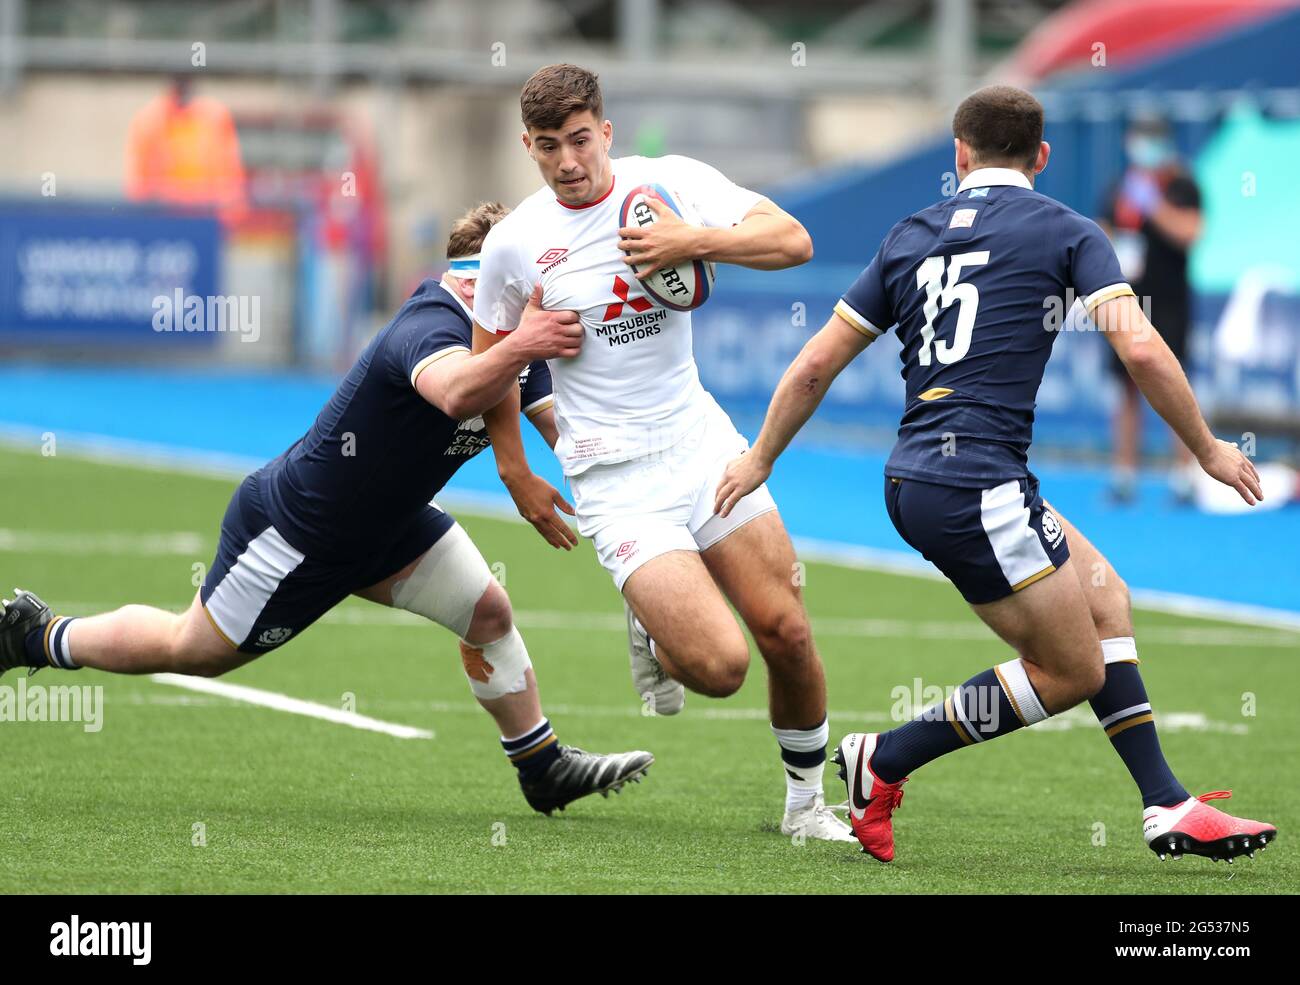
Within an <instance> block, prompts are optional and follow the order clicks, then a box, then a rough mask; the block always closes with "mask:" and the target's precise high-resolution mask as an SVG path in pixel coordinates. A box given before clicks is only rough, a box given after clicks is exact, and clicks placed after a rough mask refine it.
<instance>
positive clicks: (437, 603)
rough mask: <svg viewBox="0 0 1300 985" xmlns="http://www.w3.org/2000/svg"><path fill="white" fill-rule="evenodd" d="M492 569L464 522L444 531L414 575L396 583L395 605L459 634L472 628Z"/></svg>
mask: <svg viewBox="0 0 1300 985" xmlns="http://www.w3.org/2000/svg"><path fill="white" fill-rule="evenodd" d="M491 580H492V572H491V571H489V570H488V566H487V562H486V561H484V560H483V555H482V554H480V553H479V550H478V548H477V547H475V546H474V542H473V541H472V540H470V539H469V534H467V533H465V530H464V528H463V527H461V525H460V524H455V525H453V526H452V528H451V529H450V530H448V531H447V532H446V533H445V534H443V535H442V538H441V539H440V540H439V541H438V543H436V544H434V545H433V546H432V547H430V548H429V550H428V551H427V552H426V553H425V555H424V557H422V558H421V559H420V563H419V564H418V565H416V566H415V570H414V571H412V572H411V575H410V577H408V578H406V579H404V580H402V581H399V582H397V583H396V584H395V585H393V606H394V607H395V608H398V609H405V610H406V611H407V612H414V613H415V614H416V615H420V616H424V618H426V619H432V620H433V621H434V622H436V623H437V624H438V625H439V626H446V627H447V628H448V629H450V630H451V631H452V632H453V633H455V634H456V635H457V636H461V637H463V636H464V635H465V634H466V633H467V632H469V624H470V622H471V621H472V620H473V618H474V607H475V606H476V605H478V600H479V599H481V598H482V597H483V593H484V592H485V591H486V590H487V587H488V582H490V581H491Z"/></svg>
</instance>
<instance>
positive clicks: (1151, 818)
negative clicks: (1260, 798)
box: [1142, 790, 1277, 862]
mask: <svg viewBox="0 0 1300 985" xmlns="http://www.w3.org/2000/svg"><path fill="white" fill-rule="evenodd" d="M1231 796H1232V791H1231V790H1215V791H1213V792H1212V793H1203V794H1201V795H1200V796H1199V797H1188V798H1187V799H1186V800H1184V801H1183V802H1182V803H1181V804H1175V805H1174V806H1173V807H1148V808H1147V809H1146V810H1145V811H1143V813H1142V835H1143V837H1145V838H1146V840H1147V847H1148V848H1150V849H1151V850H1152V851H1153V852H1155V853H1156V854H1157V855H1159V856H1160V861H1162V862H1163V861H1164V860H1165V856H1173V857H1174V858H1175V859H1179V858H1182V857H1183V856H1184V855H1203V856H1205V857H1206V858H1212V859H1214V861H1216V862H1218V861H1219V860H1220V859H1227V860H1228V861H1229V862H1231V861H1232V860H1233V859H1234V858H1236V857H1237V856H1238V855H1249V856H1251V857H1252V858H1253V857H1254V855H1255V849H1257V848H1260V849H1262V848H1264V847H1265V846H1266V845H1268V844H1269V843H1270V842H1272V841H1276V840H1277V828H1275V827H1273V825H1271V824H1261V823H1260V822H1259V821H1250V820H1247V819H1246V818H1243V817H1233V816H1232V815H1231V814H1225V813H1224V812H1223V811H1220V810H1216V809H1215V808H1213V807H1211V806H1210V805H1209V804H1208V803H1206V801H1210V800H1227V799H1228V798H1229V797H1231Z"/></svg>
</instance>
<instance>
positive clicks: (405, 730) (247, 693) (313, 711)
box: [149, 674, 433, 739]
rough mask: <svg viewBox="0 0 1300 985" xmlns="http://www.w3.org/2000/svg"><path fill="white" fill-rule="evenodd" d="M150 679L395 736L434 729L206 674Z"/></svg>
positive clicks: (424, 734)
mask: <svg viewBox="0 0 1300 985" xmlns="http://www.w3.org/2000/svg"><path fill="white" fill-rule="evenodd" d="M149 679H150V680H152V681H153V682H154V683H155V684H167V685H170V686H172V687H181V688H185V689H186V690H189V691H198V692H199V693H201V694H215V695H217V696H218V697H222V698H229V699H231V700H232V701H242V702H244V703H245V704H250V705H258V706H259V707H262V708H273V709H275V710H276V711H284V712H288V713H289V714H290V715H305V716H306V717H308V718H319V719H321V720H322V721H326V722H334V723H335V724H336V725H347V726H348V727H350V728H359V729H365V730H366V731H368V732H382V733H383V734H384V735H391V736H393V737H394V738H398V739H432V738H433V732H431V731H430V730H428V729H422V728H414V727H413V726H410V725H395V724H393V723H392V722H383V721H380V720H379V719H378V718H370V717H368V716H366V715H358V714H357V713H356V712H355V711H344V710H343V709H341V708H331V707H330V706H329V705H322V704H317V703H316V702H315V701H304V700H302V699H301V698H291V697H289V696H288V695H287V694H278V693H276V692H275V691H263V690H261V689H260V688H255V687H247V686H245V685H243V684H227V683H225V682H224V681H214V680H211V679H210V678H207V677H188V676H186V675H184V674H151V675H150V677H149Z"/></svg>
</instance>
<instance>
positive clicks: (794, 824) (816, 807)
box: [781, 791, 858, 841]
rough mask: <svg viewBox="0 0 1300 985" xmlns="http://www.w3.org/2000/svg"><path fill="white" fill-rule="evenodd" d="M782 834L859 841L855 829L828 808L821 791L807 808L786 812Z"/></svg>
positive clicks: (829, 839) (782, 824) (782, 823)
mask: <svg viewBox="0 0 1300 985" xmlns="http://www.w3.org/2000/svg"><path fill="white" fill-rule="evenodd" d="M781 834H783V835H795V834H802V835H803V836H804V837H805V838H814V839H816V840H818V841H857V840H858V839H857V838H856V837H855V836H854V834H853V829H852V828H850V827H849V826H848V825H847V824H845V823H844V822H843V821H841V820H840V819H839V818H838V817H836V816H835V812H834V811H833V810H832V809H831V808H829V807H827V806H826V798H825V797H824V796H823V795H822V793H821V792H820V791H818V793H817V796H816V797H814V798H813V799H812V800H811V801H810V802H809V803H808V804H807V805H806V806H804V807H800V808H798V809H796V810H793V811H786V812H785V817H783V818H781Z"/></svg>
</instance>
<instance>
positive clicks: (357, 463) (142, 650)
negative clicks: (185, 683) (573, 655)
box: [0, 203, 654, 814]
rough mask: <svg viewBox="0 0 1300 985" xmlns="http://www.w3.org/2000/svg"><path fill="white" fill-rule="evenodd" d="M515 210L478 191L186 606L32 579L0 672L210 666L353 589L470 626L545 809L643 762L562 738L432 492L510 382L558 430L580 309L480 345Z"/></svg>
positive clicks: (10, 620)
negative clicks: (70, 589)
mask: <svg viewBox="0 0 1300 985" xmlns="http://www.w3.org/2000/svg"><path fill="white" fill-rule="evenodd" d="M507 212H508V210H507V209H506V208H505V207H504V206H501V205H497V204H495V203H491V204H489V203H485V204H483V205H480V206H478V207H477V208H475V209H473V210H471V211H470V212H469V213H468V214H466V215H465V216H463V217H462V218H461V219H460V220H458V221H457V222H456V223H455V225H454V226H453V228H452V232H451V237H450V241H449V244H448V256H449V257H450V258H451V265H450V266H451V269H450V270H449V272H448V275H447V276H445V277H444V278H443V279H442V281H441V282H436V281H433V280H426V281H424V282H423V283H422V284H421V285H420V287H419V289H418V290H416V292H415V293H414V294H413V295H411V297H410V298H409V299H408V300H407V301H406V303H405V304H403V305H402V307H401V309H400V310H399V311H398V312H397V315H396V316H395V317H394V318H393V320H392V321H391V322H389V323H388V325H387V326H386V327H385V328H384V329H383V330H382V331H380V332H379V334H378V335H376V336H375V338H374V339H373V340H372V341H371V342H370V344H369V345H368V346H367V347H366V349H365V351H364V352H362V353H361V356H360V357H359V358H358V359H357V361H356V364H355V365H354V366H353V367H352V369H351V371H350V372H349V373H348V374H347V376H346V377H345V378H344V380H343V382H342V383H340V384H339V387H338V389H337V390H336V391H335V392H334V395H333V396H332V397H331V398H330V400H329V402H328V403H327V404H326V405H325V407H324V409H323V410H322V411H321V412H320V415H319V416H318V417H317V418H316V422H315V423H314V424H313V425H312V427H311V430H309V431H308V432H307V433H306V435H304V436H303V437H302V438H300V439H299V440H298V441H297V442H296V443H295V444H294V445H293V446H292V447H291V448H290V449H289V450H288V451H286V452H285V453H284V454H282V455H281V456H280V457H279V458H276V459H275V460H274V461H272V462H269V463H268V464H267V465H265V466H263V467H262V468H261V469H259V470H257V471H256V472H254V473H253V474H252V475H250V476H248V477H247V478H246V479H244V481H243V483H242V484H241V485H240V486H239V488H238V490H237V491H236V492H235V495H234V496H233V498H232V499H231V501H230V505H229V507H228V508H227V510H226V515H225V519H224V520H223V521H222V524H221V538H220V541H219V543H218V547H217V556H216V559H215V560H214V561H213V563H212V567H211V569H210V570H209V571H208V572H207V577H206V578H205V580H204V582H203V586H202V587H201V588H200V590H199V592H198V594H197V595H196V597H195V599H194V602H193V604H192V605H191V606H190V608H189V609H188V610H187V611H186V612H184V613H181V614H179V615H178V614H175V613H172V612H166V611H164V610H162V609H155V608H151V607H149V606H143V605H128V606H125V607H123V608H121V609H117V610H116V611H114V612H109V613H104V614H102V615H95V616H85V617H69V616H56V615H54V614H52V613H51V612H50V610H49V608H48V607H47V606H46V605H45V604H44V603H43V602H41V600H40V599H39V598H37V597H36V596H35V595H33V594H31V593H30V592H23V591H21V590H15V597H14V599H13V600H12V601H10V600H5V601H4V602H3V603H0V673H3V672H4V671H5V670H8V669H10V668H14V667H27V668H30V669H39V668H42V667H47V666H50V667H59V668H62V669H65V670H72V669H75V668H78V667H94V668H96V669H98V670H106V671H112V672H115V673H122V674H154V673H160V672H168V671H169V672H172V673H178V674H196V675H200V676H204V677H215V676H217V675H220V674H224V673H226V672H227V671H229V670H233V669H235V668H236V667H239V666H240V665H242V664H245V663H247V662H248V661H250V660H252V659H254V658H256V657H258V656H260V655H262V654H264V653H268V652H270V651H271V650H274V649H275V648H277V647H279V646H280V645H282V644H283V643H285V642H286V641H288V640H290V639H293V638H295V637H297V636H298V635H299V634H301V633H302V632H303V630H305V629H306V628H307V627H308V626H310V625H311V624H312V623H314V622H315V621H316V620H317V619H319V618H320V617H321V616H323V615H324V614H325V613H326V612H328V611H329V610H330V609H332V608H334V606H336V605H338V604H339V603H340V602H342V601H343V600H344V599H345V598H347V597H348V596H349V595H357V596H359V597H361V598H364V599H368V600H370V601H372V602H378V603H379V604H381V605H387V606H392V607H394V608H398V609H405V610H406V611H408V612H414V613H418V614H419V615H422V616H424V617H425V618H427V619H430V620H432V621H433V622H436V623H438V624H439V625H442V626H445V627H447V628H448V629H450V630H451V631H452V632H453V633H455V634H456V635H457V636H458V637H460V639H461V644H460V648H461V655H462V662H463V664H464V669H465V673H466V675H467V677H468V678H469V685H470V688H471V690H472V691H473V692H474V695H475V697H476V698H477V699H478V702H479V704H481V705H482V706H483V708H484V709H486V710H487V712H488V713H489V714H490V715H491V716H492V718H493V719H494V720H495V721H496V724H497V727H498V729H499V731H500V733H501V744H502V746H503V747H504V749H505V752H506V755H507V756H508V757H509V759H510V761H511V762H512V763H513V764H514V766H515V767H516V769H517V770H518V774H519V782H520V785H521V787H522V788H523V792H524V796H525V797H526V798H527V800H528V803H529V804H530V805H532V807H534V808H535V809H536V810H539V811H542V812H543V813H547V814H549V813H550V812H551V811H552V810H555V809H556V808H560V809H563V807H564V806H565V805H566V804H568V803H569V802H571V801H573V800H575V799H577V798H578V797H582V796H585V795H587V794H590V793H595V792H597V791H600V792H602V793H605V792H608V791H609V790H610V789H619V788H620V787H621V786H622V785H623V784H624V783H625V782H626V781H628V780H636V779H639V778H640V776H641V775H642V774H643V773H645V771H646V770H647V768H648V767H649V766H650V764H651V763H652V762H653V761H654V757H653V756H651V755H650V754H649V753H647V752H627V753H617V754H614V755H597V754H593V753H587V752H583V751H582V750H580V749H576V748H573V747H570V746H561V745H560V744H559V742H558V741H557V739H556V736H555V733H554V731H553V730H552V729H551V725H550V723H549V722H548V721H547V719H546V717H545V716H544V715H543V714H542V709H541V703H540V700H539V698H538V692H537V680H536V678H535V676H534V673H533V670H532V664H531V661H530V660H529V657H528V650H527V649H526V648H525V646H524V641H523V639H522V638H521V637H520V635H519V631H518V630H517V629H516V628H515V626H514V621H513V617H512V613H511V609H510V600H509V598H508V597H507V596H506V593H505V590H504V589H503V588H502V587H501V586H500V585H499V584H498V583H497V582H496V580H495V579H494V578H493V577H492V575H491V572H490V571H489V570H488V566H487V562H486V561H484V559H483V556H482V555H481V554H480V553H479V552H478V549H477V548H476V547H475V546H474V544H473V543H472V542H471V541H470V539H469V536H468V535H467V534H466V533H465V531H464V530H463V529H462V528H461V527H460V526H459V525H457V523H456V521H455V520H453V519H452V517H451V516H449V515H448V514H447V513H445V512H443V511H442V510H440V509H438V507H437V506H436V505H432V504H431V502H430V501H431V500H432V499H433V497H434V495H436V494H437V492H438V491H439V490H440V489H442V487H443V486H444V485H446V483H447V481H448V480H449V479H450V478H451V477H452V475H454V474H455V472H456V470H457V469H458V468H460V466H461V465H463V464H464V463H465V462H467V461H469V459H470V458H472V457H473V456H475V455H476V454H478V453H479V452H480V451H482V450H483V449H484V448H486V447H487V446H488V435H487V431H486V430H485V429H484V427H483V419H482V417H481V416H480V415H481V414H482V412H483V411H485V410H487V409H489V408H491V407H493V406H495V405H496V404H498V403H500V402H501V400H502V399H503V398H504V396H505V394H506V393H507V392H508V391H509V390H510V389H512V388H513V387H514V386H515V385H516V380H517V381H518V387H519V390H520V405H521V408H522V410H523V413H524V414H525V415H527V416H528V417H529V419H530V420H531V421H532V422H533V424H534V425H536V427H537V429H538V431H539V432H541V434H542V435H543V436H544V437H545V438H546V440H547V441H548V442H549V443H550V444H552V445H554V444H555V439H556V429H555V421H554V412H553V410H552V408H551V377H550V373H549V372H548V370H547V366H546V362H545V360H546V359H548V358H557V357H565V356H572V355H574V354H576V352H577V351H578V347H579V345H580V344H581V337H582V332H581V328H580V327H579V326H578V324H577V315H576V314H574V313H572V312H548V311H543V310H542V309H541V308H540V306H539V305H538V304H537V302H536V301H534V302H533V303H531V304H530V305H529V306H528V310H527V311H526V312H525V316H524V319H523V322H522V323H521V325H520V330H519V331H517V332H516V333H515V334H514V335H512V336H511V337H510V339H509V340H508V341H507V342H503V343H502V344H501V345H498V346H496V347H494V348H493V349H492V350H491V352H488V353H485V354H483V355H480V356H471V354H470V345H471V341H472V331H471V326H472V320H471V319H472V315H471V310H472V309H471V307H470V306H471V305H472V304H473V301H474V283H475V279H476V278H477V267H478V257H477V254H478V251H479V249H480V247H481V246H482V243H483V239H484V237H485V236H486V235H487V232H488V229H489V228H491V226H492V225H493V224H494V223H496V222H497V221H499V220H500V219H502V218H503V217H504V216H505V215H506V214H507Z"/></svg>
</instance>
